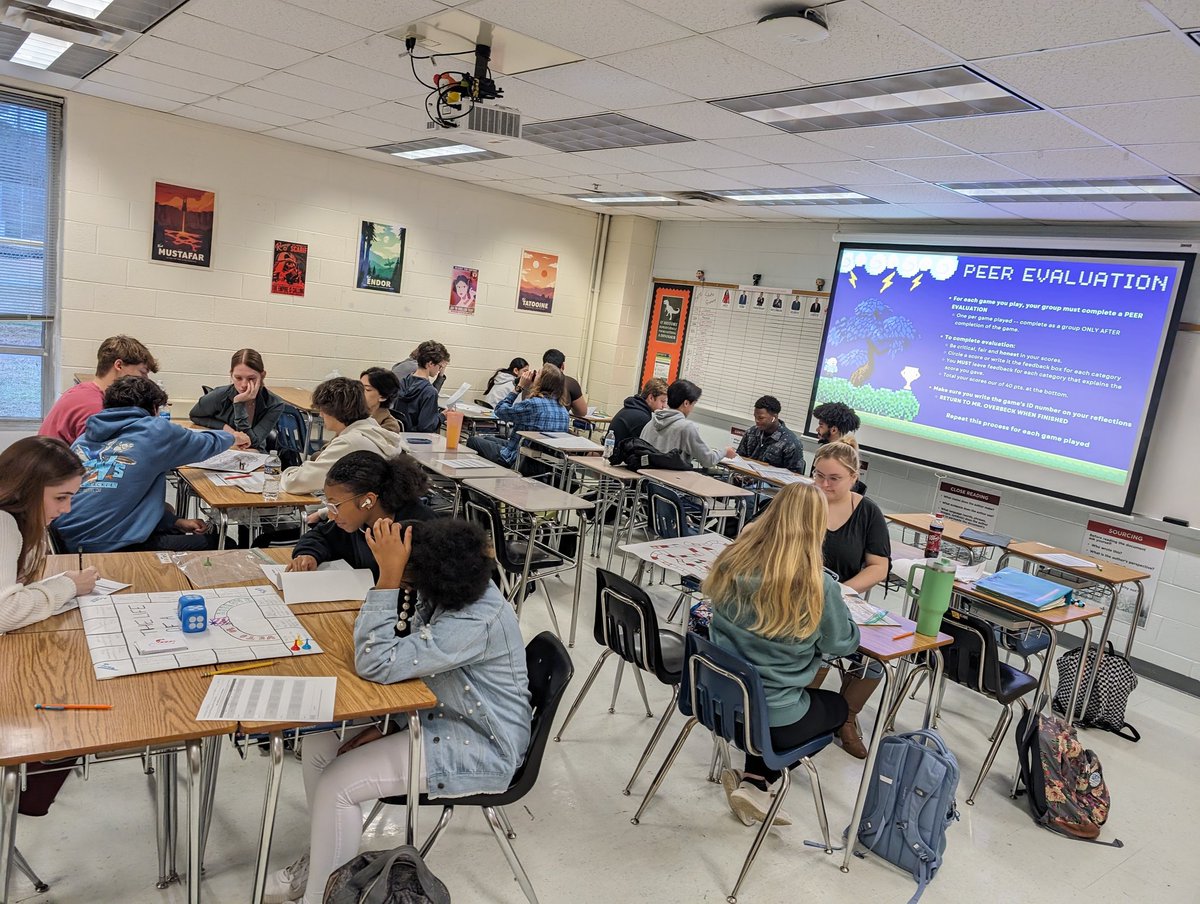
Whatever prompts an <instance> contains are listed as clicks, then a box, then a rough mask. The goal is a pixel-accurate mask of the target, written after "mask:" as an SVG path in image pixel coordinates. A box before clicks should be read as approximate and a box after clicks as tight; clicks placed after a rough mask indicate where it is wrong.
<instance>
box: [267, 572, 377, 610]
mask: <svg viewBox="0 0 1200 904" xmlns="http://www.w3.org/2000/svg"><path fill="white" fill-rule="evenodd" d="M282 580H283V601H284V602H285V603H287V604H288V605H289V606H292V605H295V604H296V603H333V602H340V601H342V600H365V599H366V598H367V591H368V590H370V589H371V588H372V587H374V586H375V576H374V575H373V574H371V572H370V571H368V570H367V569H365V568H356V569H353V570H351V571H320V570H317V571H286V572H284V573H283V577H282Z"/></svg>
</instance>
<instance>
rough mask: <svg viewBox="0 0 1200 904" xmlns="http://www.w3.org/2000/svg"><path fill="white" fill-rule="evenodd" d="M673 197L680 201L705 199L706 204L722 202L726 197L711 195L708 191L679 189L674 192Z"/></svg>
mask: <svg viewBox="0 0 1200 904" xmlns="http://www.w3.org/2000/svg"><path fill="white" fill-rule="evenodd" d="M672 197H674V198H678V199H679V200H680V201H703V202H704V203H706V204H721V203H724V201H725V199H724V198H718V197H717V196H716V195H710V194H709V193H708V192H706V191H677V192H673V193H672Z"/></svg>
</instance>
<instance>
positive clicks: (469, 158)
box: [344, 114, 503, 178]
mask: <svg viewBox="0 0 1200 904" xmlns="http://www.w3.org/2000/svg"><path fill="white" fill-rule="evenodd" d="M344 115H353V114H344ZM371 150H373V151H378V152H379V153H381V154H387V155H389V156H391V157H399V158H400V159H401V160H407V161H408V162H410V163H413V164H415V165H417V166H450V165H451V164H454V163H484V162H487V161H491V160H494V159H495V158H496V157H497V156H499V155H498V154H496V153H495V152H494V151H492V150H490V149H489V148H483V147H479V146H477V145H473V144H467V143H466V142H465V141H462V140H460V139H459V138H457V137H455V138H418V139H416V140H415V141H401V142H392V143H390V144H386V145H381V146H379V147H373V148H371ZM448 172H449V171H448ZM499 178H503V177H499Z"/></svg>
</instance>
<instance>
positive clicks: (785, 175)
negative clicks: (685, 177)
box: [712, 164, 798, 188]
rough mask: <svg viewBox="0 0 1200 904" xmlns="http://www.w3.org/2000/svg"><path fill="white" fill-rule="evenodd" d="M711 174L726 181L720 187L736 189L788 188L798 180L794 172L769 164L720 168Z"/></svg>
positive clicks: (784, 167)
mask: <svg viewBox="0 0 1200 904" xmlns="http://www.w3.org/2000/svg"><path fill="white" fill-rule="evenodd" d="M712 174H713V175H714V176H718V177H721V178H724V179H726V180H727V184H723V186H722V187H727V188H737V187H738V186H739V185H749V186H750V187H752V188H788V187H789V186H792V185H795V184H796V179H797V178H798V174H797V173H796V171H795V170H792V169H788V168H787V167H786V166H774V165H769V164H763V165H759V166H734V167H722V168H721V169H714V170H712ZM735 183H736V184H735Z"/></svg>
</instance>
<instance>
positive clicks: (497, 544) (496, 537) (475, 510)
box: [460, 487, 525, 575]
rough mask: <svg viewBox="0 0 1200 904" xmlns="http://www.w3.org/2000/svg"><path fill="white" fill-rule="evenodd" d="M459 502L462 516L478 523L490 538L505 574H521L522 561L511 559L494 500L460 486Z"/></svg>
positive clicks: (502, 523) (502, 524)
mask: <svg viewBox="0 0 1200 904" xmlns="http://www.w3.org/2000/svg"><path fill="white" fill-rule="evenodd" d="M460 492H461V493H462V497H461V502H462V507H463V516H464V517H465V519H466V520H467V521H470V522H472V523H473V524H478V525H479V526H480V527H482V528H483V529H484V531H486V532H487V534H488V536H489V537H491V538H492V547H493V550H494V552H495V554H496V562H497V563H498V564H499V565H500V567H501V568H502V569H504V571H505V572H506V573H507V574H513V573H516V574H518V575H519V574H521V572H522V571H524V569H525V563H524V562H517V561H515V560H514V559H513V557H512V553H511V551H510V550H509V548H508V540H507V539H505V536H504V522H503V521H502V520H501V517H500V507H499V506H498V505H496V500H494V499H492V498H491V497H490V496H487V495H485V494H484V493H477V492H475V491H474V490H472V489H470V488H469V487H462V488H461V490H460Z"/></svg>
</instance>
